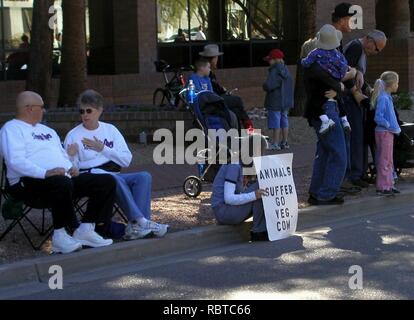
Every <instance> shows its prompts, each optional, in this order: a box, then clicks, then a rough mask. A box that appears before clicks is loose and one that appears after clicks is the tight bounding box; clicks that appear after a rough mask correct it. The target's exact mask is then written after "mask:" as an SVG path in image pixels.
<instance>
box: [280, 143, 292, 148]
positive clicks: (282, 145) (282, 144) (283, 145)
mask: <svg viewBox="0 0 414 320" xmlns="http://www.w3.org/2000/svg"><path fill="white" fill-rule="evenodd" d="M280 148H281V149H282V150H289V149H290V146H289V144H288V143H287V142H282V143H281V144H280Z"/></svg>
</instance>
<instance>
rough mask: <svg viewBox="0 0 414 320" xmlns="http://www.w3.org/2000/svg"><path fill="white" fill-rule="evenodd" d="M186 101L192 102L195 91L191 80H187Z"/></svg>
mask: <svg viewBox="0 0 414 320" xmlns="http://www.w3.org/2000/svg"><path fill="white" fill-rule="evenodd" d="M187 89H188V103H190V104H192V103H194V101H195V97H196V92H195V86H194V82H193V80H190V81H188V88H187Z"/></svg>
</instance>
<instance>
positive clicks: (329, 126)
mask: <svg viewBox="0 0 414 320" xmlns="http://www.w3.org/2000/svg"><path fill="white" fill-rule="evenodd" d="M335 126H336V124H335V122H334V121H333V120H332V119H329V121H325V122H322V125H321V128H320V130H319V133H320V134H327V133H328V132H329V131H330V130H331V129H332V128H334V127H335Z"/></svg>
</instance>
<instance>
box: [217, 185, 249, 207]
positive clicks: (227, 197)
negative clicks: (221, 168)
mask: <svg viewBox="0 0 414 320" xmlns="http://www.w3.org/2000/svg"><path fill="white" fill-rule="evenodd" d="M256 200H257V198H256V192H250V193H239V194H237V193H236V184H235V183H232V182H229V181H226V182H225V183H224V202H225V203H226V204H228V205H230V206H242V205H245V204H247V203H250V202H253V201H256Z"/></svg>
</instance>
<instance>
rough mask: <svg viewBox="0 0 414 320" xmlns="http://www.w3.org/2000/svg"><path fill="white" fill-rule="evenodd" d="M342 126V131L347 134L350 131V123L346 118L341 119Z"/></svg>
mask: <svg viewBox="0 0 414 320" xmlns="http://www.w3.org/2000/svg"><path fill="white" fill-rule="evenodd" d="M342 128H344V131H345V133H347V134H350V133H351V132H352V129H351V125H350V123H349V121H348V120H342Z"/></svg>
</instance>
